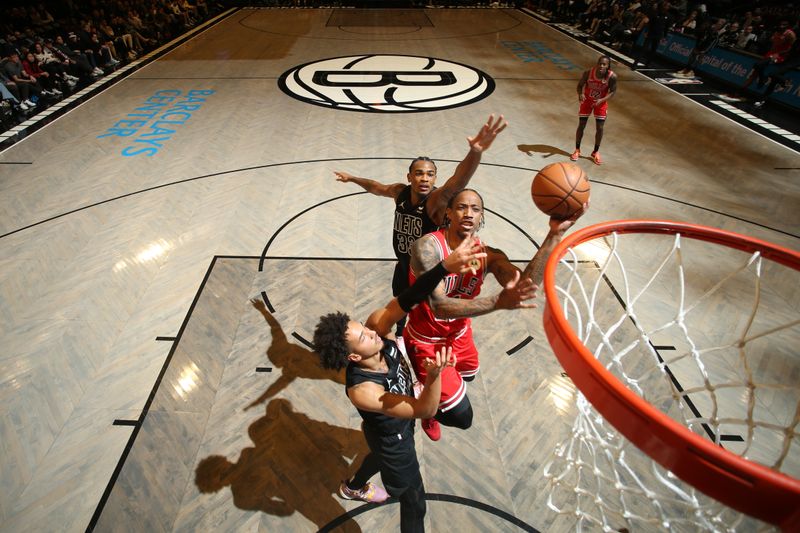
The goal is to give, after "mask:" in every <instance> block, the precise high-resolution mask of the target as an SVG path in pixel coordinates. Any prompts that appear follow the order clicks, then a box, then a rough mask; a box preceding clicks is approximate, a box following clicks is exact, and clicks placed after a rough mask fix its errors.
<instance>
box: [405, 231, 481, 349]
mask: <svg viewBox="0 0 800 533" xmlns="http://www.w3.org/2000/svg"><path fill="white" fill-rule="evenodd" d="M445 231H447V230H446V229H440V230H438V231H434V232H433V233H429V234H428V235H430V236H431V237H433V239H434V242H435V244H436V247H437V249H438V251H439V257H441V258H442V259H444V258H445V257H447V256H448V255H450V252H451V250H450V247H449V246H448V245H447V239H446V237H445ZM485 274H486V258H485V257H484V258H481V260H480V266H479V268H477V269H476V270H475V274H473V273H472V272H467V273H466V274H452V273H450V274H448V275H447V276H445V278H444V280H443V283H444V286H445V293H446V294H447V296H449V297H450V298H462V299H465V300H471V299H473V298H475V297H476V296H478V295H479V294H480V292H481V285H483V279H484V276H485ZM408 279H409V285H411V284H413V283H414V281H415V280H416V279H417V273H415V272H414V269H413V268H411V269H409V271H408ZM469 324H470V319H469V318H453V319H447V318H444V319H439V318H436V316H435V315H434V314H433V310H431V306H430V304H429V303H428V300H424V301H423V302H422V303H421V304H419V305H418V306H416V307H415V308H414V309H412V310H411V312H410V313H409V314H408V323H407V324H406V327H405V329H404V330H403V336H404V337H406V336H409V337H412V338H414V339H416V340H417V341H419V342H424V343H430V344H436V343H441V342H443V341H445V340H447V339H450V340H452V339H455V338H458V337H460V336H461V335H463V334H464V332H465V331H466V330H467V326H469Z"/></svg>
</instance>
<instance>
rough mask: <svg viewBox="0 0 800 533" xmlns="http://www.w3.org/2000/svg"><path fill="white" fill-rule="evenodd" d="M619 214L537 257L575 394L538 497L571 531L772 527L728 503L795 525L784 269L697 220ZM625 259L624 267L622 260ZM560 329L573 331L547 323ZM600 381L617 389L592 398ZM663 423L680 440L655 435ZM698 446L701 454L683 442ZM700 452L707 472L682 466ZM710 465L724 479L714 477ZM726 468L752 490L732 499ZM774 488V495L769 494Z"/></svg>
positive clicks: (794, 297)
mask: <svg viewBox="0 0 800 533" xmlns="http://www.w3.org/2000/svg"><path fill="white" fill-rule="evenodd" d="M632 222H637V221H632ZM638 222H643V223H655V224H656V225H658V224H661V225H669V224H675V225H678V226H679V225H680V224H677V223H668V222H656V221H638ZM624 224H625V222H618V223H608V224H606V225H603V226H605V227H606V228H605V230H604V231H599V232H595V233H594V234H592V233H591V231H590V230H592V228H587V230H585V231H584V230H582V232H584V235H583V237H581V238H582V239H583V240H582V241H581V240H579V239H578V238H576V239H572V240H571V241H570V242H567V241H568V240H569V239H565V242H564V243H562V245H561V246H560V247H559V248H558V249H557V250H556V251H555V252H554V253H553V256H555V257H552V256H551V259H550V261H549V262H548V265H547V271H546V274H545V288H546V294H547V299H548V301H547V309H546V312H545V329H546V330H547V334H548V339H549V340H550V342H551V343H552V344H553V347H554V351H555V352H556V354H557V355H558V357H559V360H560V362H561V363H562V365H563V366H564V368H565V370H566V371H567V374H568V375H569V376H570V377H571V378H572V379H573V380H574V381H575V383H576V385H577V386H578V387H579V388H580V389H582V391H584V392H586V396H584V394H583V392H582V391H577V394H576V396H577V401H576V417H575V420H574V423H573V425H572V429H571V432H570V434H569V436H568V437H567V438H566V439H565V440H563V441H561V442H560V443H559V444H558V445H557V446H556V449H555V451H554V454H553V457H552V459H551V460H550V461H549V463H548V464H547V465H546V466H545V476H546V478H547V479H548V480H549V488H550V494H549V498H548V506H549V507H550V508H551V509H552V510H554V511H556V512H557V513H561V514H565V515H569V516H573V517H575V518H576V519H577V528H578V530H581V529H582V528H583V527H590V529H596V528H597V527H598V526H599V527H601V528H602V529H603V530H604V531H619V530H621V529H624V528H627V529H630V530H631V531H648V530H662V529H674V530H679V531H680V530H686V531H697V530H723V531H725V530H728V531H734V530H748V531H753V530H764V529H771V528H772V526H771V525H770V524H767V523H765V522H762V521H760V520H757V519H755V518H752V517H751V516H748V515H746V514H743V513H742V512H739V511H737V510H734V509H732V508H731V507H730V506H731V505H733V506H734V507H736V509H739V510H746V511H747V512H749V513H750V514H755V515H757V516H760V518H761V519H763V520H769V521H770V522H772V523H776V524H782V526H783V527H784V528H788V526H787V523H789V524H792V527H793V526H794V525H796V524H797V520H798V518H797V513H798V510H797V509H798V507H800V482H798V480H797V478H798V477H800V441H798V423H799V422H800V357H799V356H798V353H797V351H798V347H800V320H799V319H798V317H799V316H800V303H798V302H800V298H798V296H800V284H799V283H798V281H800V276H798V275H797V271H796V270H795V269H796V268H797V266H795V265H792V266H788V264H789V263H792V261H788V262H787V261H783V262H781V263H780V264H779V263H778V262H775V261H772V260H769V259H765V257H764V256H765V255H770V254H769V253H766V254H765V253H764V252H763V251H760V250H757V249H756V250H749V249H748V251H741V250H745V249H747V248H748V247H747V246H744V245H742V246H734V245H731V244H730V243H728V242H725V243H723V242H722V241H723V240H724V239H722V240H720V239H721V238H716V237H714V238H711V237H708V235H705V236H699V234H700V233H703V232H705V231H706V228H702V227H699V226H693V225H685V226H687V227H688V228H689V229H686V228H684V230H681V229H680V228H678V229H676V230H674V231H673V230H669V231H661V230H660V229H659V230H653V229H652V228H646V229H642V228H639V227H635V228H634V227H628V228H626V227H623V226H624ZM615 227H617V228H618V229H619V230H621V231H613V232H612V231H611V229H613V228H615ZM593 228H594V227H593ZM608 228H611V229H608ZM708 230H709V231H710V230H711V229H710V228H708ZM716 231H720V230H716ZM654 233H655V234H654ZM720 233H726V238H728V237H731V238H733V240H736V239H738V238H739V237H740V236H737V235H735V234H730V233H727V232H721V231H720ZM682 234H683V236H684V238H683V239H682ZM571 237H572V236H570V238H571ZM689 237H690V238H689ZM695 239H702V240H695ZM709 242H713V243H716V244H709ZM737 242H738V241H737ZM572 243H574V244H575V246H574V247H573V246H572ZM721 244H724V245H721ZM564 245H567V246H564ZM731 246H733V248H739V249H733V248H732V247H731ZM787 252H788V253H789V254H790V255H793V257H794V259H793V260H794V261H797V260H798V259H799V258H800V254H797V253H796V252H791V251H787ZM625 261H627V262H628V264H629V265H636V266H635V267H633V266H631V267H629V268H627V269H626V266H625V264H624V263H625ZM634 261H635V263H634ZM798 264H800V263H798ZM556 317H558V318H556ZM561 326H564V327H565V328H571V330H572V331H571V332H567V333H564V332H563V331H557V329H558V328H559V327H561ZM573 333H574V335H573ZM565 335H566V336H569V335H573V337H574V339H573V340H569V339H567V340H564V339H565V338H566V337H565ZM586 349H588V351H587V350H586ZM579 351H582V352H583V353H584V354H585V355H583V356H581V355H579V354H578V353H579ZM589 352H590V353H589ZM582 357H588V358H591V357H593V358H594V361H589V362H588V363H585V362H584V361H582V360H581V361H579V360H580V359H581V358H582ZM597 363H599V365H600V366H596V367H595V368H593V369H592V368H589V366H591V365H592V364H594V365H597ZM603 369H605V370H603ZM608 373H610V374H611V375H612V376H613V377H609V376H608ZM600 374H603V375H600ZM598 376H599V377H598ZM604 380H608V381H609V382H613V381H615V380H616V381H619V382H621V383H622V384H623V385H624V386H625V387H626V388H627V390H624V389H620V390H623V392H619V391H616V392H613V391H612V393H611V394H610V395H606V396H597V389H598V386H597V383H598V382H603V381H604ZM615 386H618V384H616V385H615ZM600 388H602V387H600ZM631 393H632V394H631ZM624 396H625V397H624ZM587 397H590V398H591V399H592V401H593V402H594V404H595V405H596V406H597V407H595V405H593V404H592V403H590V401H589V400H587ZM612 404H613V405H612ZM639 404H641V405H639ZM648 404H649V405H648ZM628 405H632V407H630V408H629V409H628V408H627V406H628ZM620 406H623V407H626V408H621V407H620ZM598 409H600V410H601V411H603V414H602V415H601V414H600V412H598ZM650 411H652V412H650ZM643 413H644V414H643ZM664 415H666V416H664ZM660 418H663V419H664V420H663V421H662V420H660ZM609 420H612V421H613V423H614V425H612V423H610V422H609ZM676 422H677V423H678V424H679V425H677V424H676ZM651 425H652V426H653V427H650V426H651ZM670 425H672V426H675V427H676V428H678V431H677V433H682V434H681V435H679V437H680V439H679V440H680V441H681V442H678V443H677V444H673V443H674V442H677V441H676V440H671V439H672V437H673V436H672V435H666V434H665V436H663V437H662V436H661V433H660V432H661V431H662V426H670ZM618 429H620V430H621V431H622V433H621V432H620V431H618ZM630 439H633V440H635V441H636V445H634V444H633V443H632V442H631V440H630ZM701 440H702V441H704V442H701ZM637 446H638V447H637ZM640 447H641V448H642V449H645V450H646V451H647V453H644V452H643V451H641V450H640ZM700 447H705V448H706V449H707V450H702V451H701V452H692V450H698V449H699V448H700ZM704 454H705V456H706V457H705V458H704V460H703V461H701V462H700V463H698V464H700V466H701V467H702V468H705V469H706V470H707V471H701V470H702V468H698V467H697V466H694V463H692V464H690V465H687V464H686V463H685V461H688V460H696V457H694V455H698V456H701V455H704ZM711 455H714V456H715V457H714V458H713V460H712V459H708V458H709V457H711ZM716 455H719V456H720V457H722V459H719V464H722V462H723V459H724V461H728V460H729V458H728V456H730V461H731V462H733V463H735V464H736V466H737V468H738V467H739V466H741V467H742V468H743V469H744V470H743V471H744V472H745V474H742V473H737V474H735V475H734V474H729V473H728V472H726V471H724V470H725V468H727V467H724V468H723V467H719V466H717V464H718V462H717V459H716ZM651 456H652V457H656V458H657V460H654V459H653V458H651ZM659 463H661V464H659ZM662 465H666V466H668V467H669V468H665V467H664V466H662ZM673 471H674V472H676V473H677V474H678V475H680V478H679V477H678V476H677V475H676V474H673ZM720 471H722V478H721V479H722V480H723V481H724V482H719V481H715V478H714V476H717V475H719V474H720ZM737 472H738V471H737ZM725 476H727V477H725ZM681 478H683V479H681ZM729 478H730V479H734V480H737V481H738V480H741V479H745V480H746V483H745V484H751V485H752V488H748V487H749V486H750V485H748V486H746V487H745V488H744V489H743V490H742V491H741V493H740V494H738V495H735V494H734V493H735V492H736V491H737V490H739V489H738V488H737V487H736V486H735V485H736V483H734V482H731V483H730V484H729V485H727V486H726V482H727V480H728V479H729ZM762 478H764V479H762ZM684 480H690V481H691V482H692V483H693V484H694V485H695V486H696V487H697V488H695V487H693V486H692V484H689V483H687V482H686V481H684ZM754 480H755V481H754ZM703 483H707V484H706V485H703ZM762 483H763V484H764V485H768V486H767V489H769V490H762V489H761V488H760V487H762V486H764V485H762ZM773 484H774V485H775V486H779V488H780V490H782V491H783V492H781V493H780V495H779V496H771V494H774V492H770V490H772V489H773V488H774V487H773ZM697 489H702V492H701V490H697ZM751 492H752V500H753V501H752V502H748V501H747V500H749V499H751V496H750V493H751ZM705 493H707V494H713V495H714V496H715V497H716V498H717V499H720V500H724V501H725V503H721V502H720V501H717V500H716V499H713V498H711V497H709V496H707V495H706V494H705ZM742 494H743V495H744V497H742ZM759 498H764V501H763V502H762V501H756V500H759ZM780 498H784V499H783V500H780ZM740 500H744V503H741V501H740ZM770 500H771V501H770ZM787 501H788V502H790V503H788V504H786V503H785V502H787ZM769 505H773V506H777V507H776V508H777V510H778V511H777V512H776V511H773V510H770V509H768V508H767V507H766V506H769ZM762 506H765V507H763V508H762ZM791 506H794V508H793V509H792V508H787V507H791ZM753 509H755V511H753ZM781 511H782V512H783V513H784V514H785V515H793V517H792V518H790V521H789V522H787V521H786V519H785V518H780V517H779V516H777V515H779V514H780V512H781ZM759 512H760V513H761V515H759Z"/></svg>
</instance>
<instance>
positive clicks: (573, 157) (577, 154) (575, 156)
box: [569, 148, 581, 161]
mask: <svg viewBox="0 0 800 533" xmlns="http://www.w3.org/2000/svg"><path fill="white" fill-rule="evenodd" d="M580 156H581V150H580V148H575V151H574V152H572V155H571V156H569V160H570V161H577V160H578V158H579V157H580Z"/></svg>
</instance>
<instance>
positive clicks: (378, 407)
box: [347, 348, 455, 418]
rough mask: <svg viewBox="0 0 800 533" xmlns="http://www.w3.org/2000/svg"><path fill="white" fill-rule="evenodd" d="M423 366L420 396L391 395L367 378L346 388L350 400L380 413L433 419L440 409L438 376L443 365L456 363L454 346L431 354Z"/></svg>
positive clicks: (361, 407) (364, 408) (396, 416)
mask: <svg viewBox="0 0 800 533" xmlns="http://www.w3.org/2000/svg"><path fill="white" fill-rule="evenodd" d="M422 365H423V366H424V367H425V372H426V377H425V387H424V388H423V389H422V393H421V394H420V395H419V398H414V397H413V396H405V395H403V394H393V393H391V392H386V390H385V389H384V388H383V387H382V386H380V385H378V384H377V383H372V382H370V381H366V382H364V383H361V384H359V385H356V386H354V387H350V388H349V389H347V395H348V396H349V397H350V401H351V402H352V403H353V405H355V406H356V407H358V408H359V409H363V410H365V411H372V412H376V413H383V414H385V415H389V416H393V417H395V418H432V417H433V416H434V415H435V414H436V411H437V410H438V409H439V400H440V399H441V394H442V380H441V379H439V375H440V374H441V372H442V370H443V369H444V367H446V366H454V365H455V356H454V355H453V348H446V349H445V348H441V349H440V350H438V351H437V352H436V353H435V355H434V357H432V358H426V359H424V360H423V361H422Z"/></svg>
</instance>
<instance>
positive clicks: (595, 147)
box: [594, 144, 600, 152]
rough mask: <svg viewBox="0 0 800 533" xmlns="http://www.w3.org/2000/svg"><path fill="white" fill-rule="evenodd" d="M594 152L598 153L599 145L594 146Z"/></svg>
mask: <svg viewBox="0 0 800 533" xmlns="http://www.w3.org/2000/svg"><path fill="white" fill-rule="evenodd" d="M594 151H595V152H599V151H600V145H599V144H595V145H594Z"/></svg>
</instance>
